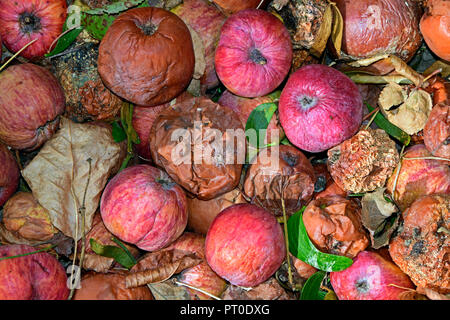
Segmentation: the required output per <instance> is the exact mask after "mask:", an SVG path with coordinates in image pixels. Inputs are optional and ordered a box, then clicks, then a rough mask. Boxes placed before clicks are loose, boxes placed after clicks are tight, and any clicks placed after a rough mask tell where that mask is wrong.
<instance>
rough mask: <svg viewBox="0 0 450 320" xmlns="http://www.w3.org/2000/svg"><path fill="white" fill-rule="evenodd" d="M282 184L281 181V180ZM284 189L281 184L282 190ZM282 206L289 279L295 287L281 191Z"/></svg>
mask: <svg viewBox="0 0 450 320" xmlns="http://www.w3.org/2000/svg"><path fill="white" fill-rule="evenodd" d="M280 184H281V181H280ZM281 190H282V188H281V186H280V191H281ZM281 208H282V209H283V228H284V241H285V244H286V261H287V265H288V280H289V284H290V285H291V288H293V287H294V280H293V278H292V269H291V259H290V256H289V237H288V228H287V218H286V207H285V205H284V195H283V192H282V191H281Z"/></svg>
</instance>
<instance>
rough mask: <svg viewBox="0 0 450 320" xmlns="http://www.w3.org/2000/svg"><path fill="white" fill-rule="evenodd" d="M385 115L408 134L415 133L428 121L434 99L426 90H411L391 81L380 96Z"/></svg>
mask: <svg viewBox="0 0 450 320" xmlns="http://www.w3.org/2000/svg"><path fill="white" fill-rule="evenodd" d="M378 104H379V106H380V107H381V112H382V113H383V115H384V116H385V117H386V118H387V119H388V120H389V122H391V123H392V124H394V125H396V126H397V127H399V128H400V129H402V130H403V131H405V132H406V133H407V134H410V135H411V134H415V133H417V132H419V131H420V130H422V129H423V128H424V127H425V124H426V123H427V120H428V116H429V115H430V112H431V108H432V107H433V101H432V99H431V95H430V94H429V93H428V92H426V91H424V90H420V89H417V90H415V89H414V90H411V91H410V92H408V90H407V88H405V87H402V86H400V85H398V84H396V83H389V84H388V85H387V86H386V87H385V88H384V89H383V90H382V91H381V94H380V96H379V98H378Z"/></svg>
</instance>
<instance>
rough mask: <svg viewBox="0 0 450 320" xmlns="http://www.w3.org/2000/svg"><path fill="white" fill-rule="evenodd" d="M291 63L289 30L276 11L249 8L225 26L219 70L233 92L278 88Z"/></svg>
mask: <svg viewBox="0 0 450 320" xmlns="http://www.w3.org/2000/svg"><path fill="white" fill-rule="evenodd" d="M291 62H292V43H291V38H290V35H289V32H288V30H287V29H286V27H285V26H284V25H283V23H282V22H281V21H280V20H279V19H278V18H277V17H275V16H274V15H273V14H271V13H268V12H267V11H264V10H259V9H247V10H243V11H239V12H238V13H235V14H233V15H232V16H231V17H229V18H228V19H227V20H226V21H225V23H224V25H223V26H222V29H221V34H220V40H219V44H218V46H217V49H216V56H215V65H216V72H217V75H218V76H219V79H220V81H222V83H223V84H224V85H225V87H227V89H228V90H230V91H231V92H232V93H234V94H236V95H238V96H243V97H259V96H263V95H266V94H268V93H270V92H272V91H274V90H275V89H276V88H277V87H278V86H279V85H280V84H281V82H282V81H283V80H284V78H285V77H286V75H287V74H288V72H289V69H290V67H291Z"/></svg>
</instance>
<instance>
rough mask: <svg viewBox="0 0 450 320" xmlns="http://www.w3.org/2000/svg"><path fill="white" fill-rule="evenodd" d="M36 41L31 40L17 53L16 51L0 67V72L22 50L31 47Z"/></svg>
mask: <svg viewBox="0 0 450 320" xmlns="http://www.w3.org/2000/svg"><path fill="white" fill-rule="evenodd" d="M36 41H38V39H34V40H31V41H30V42H28V43H27V44H26V45H24V46H23V47H22V48H21V49H20V50H19V51H17V52H16V53H15V54H14V55H13V56H12V57H11V58H9V60H8V61H6V62H5V63H4V64H3V65H2V66H1V67H0V71H2V70H3V69H4V68H5V67H6V66H7V65H8V64H9V63H10V62H11V61H13V60H14V59H15V58H16V57H17V56H18V55H19V54H20V53H21V52H22V51H23V50H25V49H26V48H27V47H28V46H30V45H32V44H33V43H34V42H36Z"/></svg>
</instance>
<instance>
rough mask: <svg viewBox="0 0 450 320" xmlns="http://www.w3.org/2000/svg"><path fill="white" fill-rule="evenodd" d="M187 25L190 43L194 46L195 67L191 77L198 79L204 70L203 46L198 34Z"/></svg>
mask: <svg viewBox="0 0 450 320" xmlns="http://www.w3.org/2000/svg"><path fill="white" fill-rule="evenodd" d="M187 27H188V29H189V32H190V33H191V38H192V44H193V46H194V55H195V67H194V75H193V78H194V79H197V80H200V78H201V77H202V76H203V75H204V74H205V70H206V60H205V46H204V45H203V41H202V38H201V37H200V36H199V34H198V33H197V32H196V31H195V30H194V29H193V28H192V27H191V26H190V25H187Z"/></svg>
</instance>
